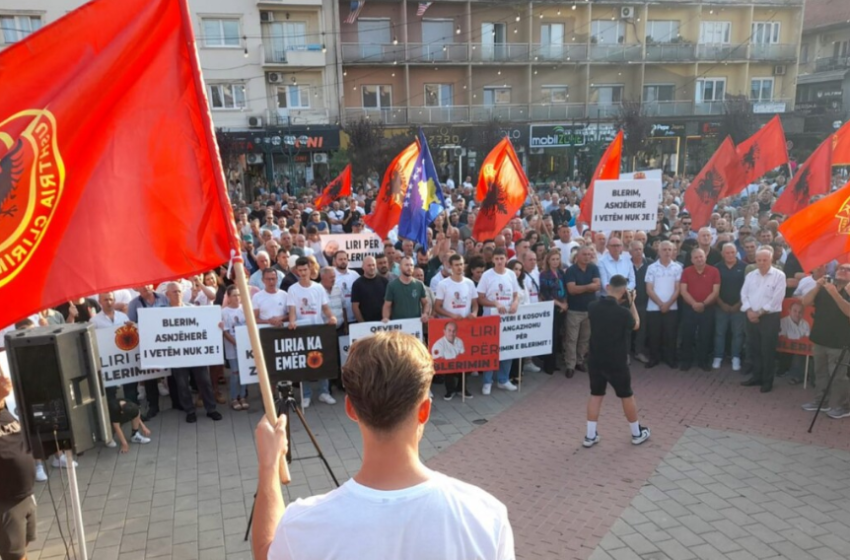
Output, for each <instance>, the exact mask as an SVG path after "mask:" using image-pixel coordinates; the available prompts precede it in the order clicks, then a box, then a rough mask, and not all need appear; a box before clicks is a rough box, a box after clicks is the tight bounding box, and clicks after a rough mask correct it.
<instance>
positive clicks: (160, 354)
mask: <svg viewBox="0 0 850 560" xmlns="http://www.w3.org/2000/svg"><path fill="white" fill-rule="evenodd" d="M220 322H221V306H218V305H207V306H203V307H195V306H192V307H188V306H183V307H148V308H143V309H139V339H140V341H141V354H142V357H141V366H142V368H143V369H156V368H182V367H193V366H214V365H220V364H222V363H224V354H223V347H224V344H223V343H224V336H223V335H222V333H221V328H219V326H218V324H219V323H220Z"/></svg>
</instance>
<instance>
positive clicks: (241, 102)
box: [207, 84, 245, 109]
mask: <svg viewBox="0 0 850 560" xmlns="http://www.w3.org/2000/svg"><path fill="white" fill-rule="evenodd" d="M207 90H208V93H209V97H210V105H211V107H212V108H213V109H243V108H244V107H245V86H244V85H243V84H210V85H209V86H207Z"/></svg>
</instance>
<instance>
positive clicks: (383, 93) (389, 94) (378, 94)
mask: <svg viewBox="0 0 850 560" xmlns="http://www.w3.org/2000/svg"><path fill="white" fill-rule="evenodd" d="M361 92H362V95H363V108H364V109H389V108H390V107H392V106H393V101H392V99H393V88H392V87H391V86H363V88H362V90H361Z"/></svg>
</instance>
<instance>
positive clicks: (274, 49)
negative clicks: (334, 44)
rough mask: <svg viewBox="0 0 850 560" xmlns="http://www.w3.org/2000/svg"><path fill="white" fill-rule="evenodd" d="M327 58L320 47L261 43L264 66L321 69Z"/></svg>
mask: <svg viewBox="0 0 850 560" xmlns="http://www.w3.org/2000/svg"><path fill="white" fill-rule="evenodd" d="M326 61H327V57H326V53H325V52H324V48H323V47H322V45H318V44H316V45H300V46H292V45H289V46H287V47H284V46H283V45H274V44H270V43H268V42H265V43H263V65H264V66H312V67H319V68H322V67H324V66H325V65H326V63H327V62H326Z"/></svg>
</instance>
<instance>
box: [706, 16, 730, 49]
mask: <svg viewBox="0 0 850 560" xmlns="http://www.w3.org/2000/svg"><path fill="white" fill-rule="evenodd" d="M731 41H732V23H731V22H729V21H704V22H702V24H701V25H700V28H699V42H700V43H702V44H703V45H728V44H729V43H730V42H731Z"/></svg>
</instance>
